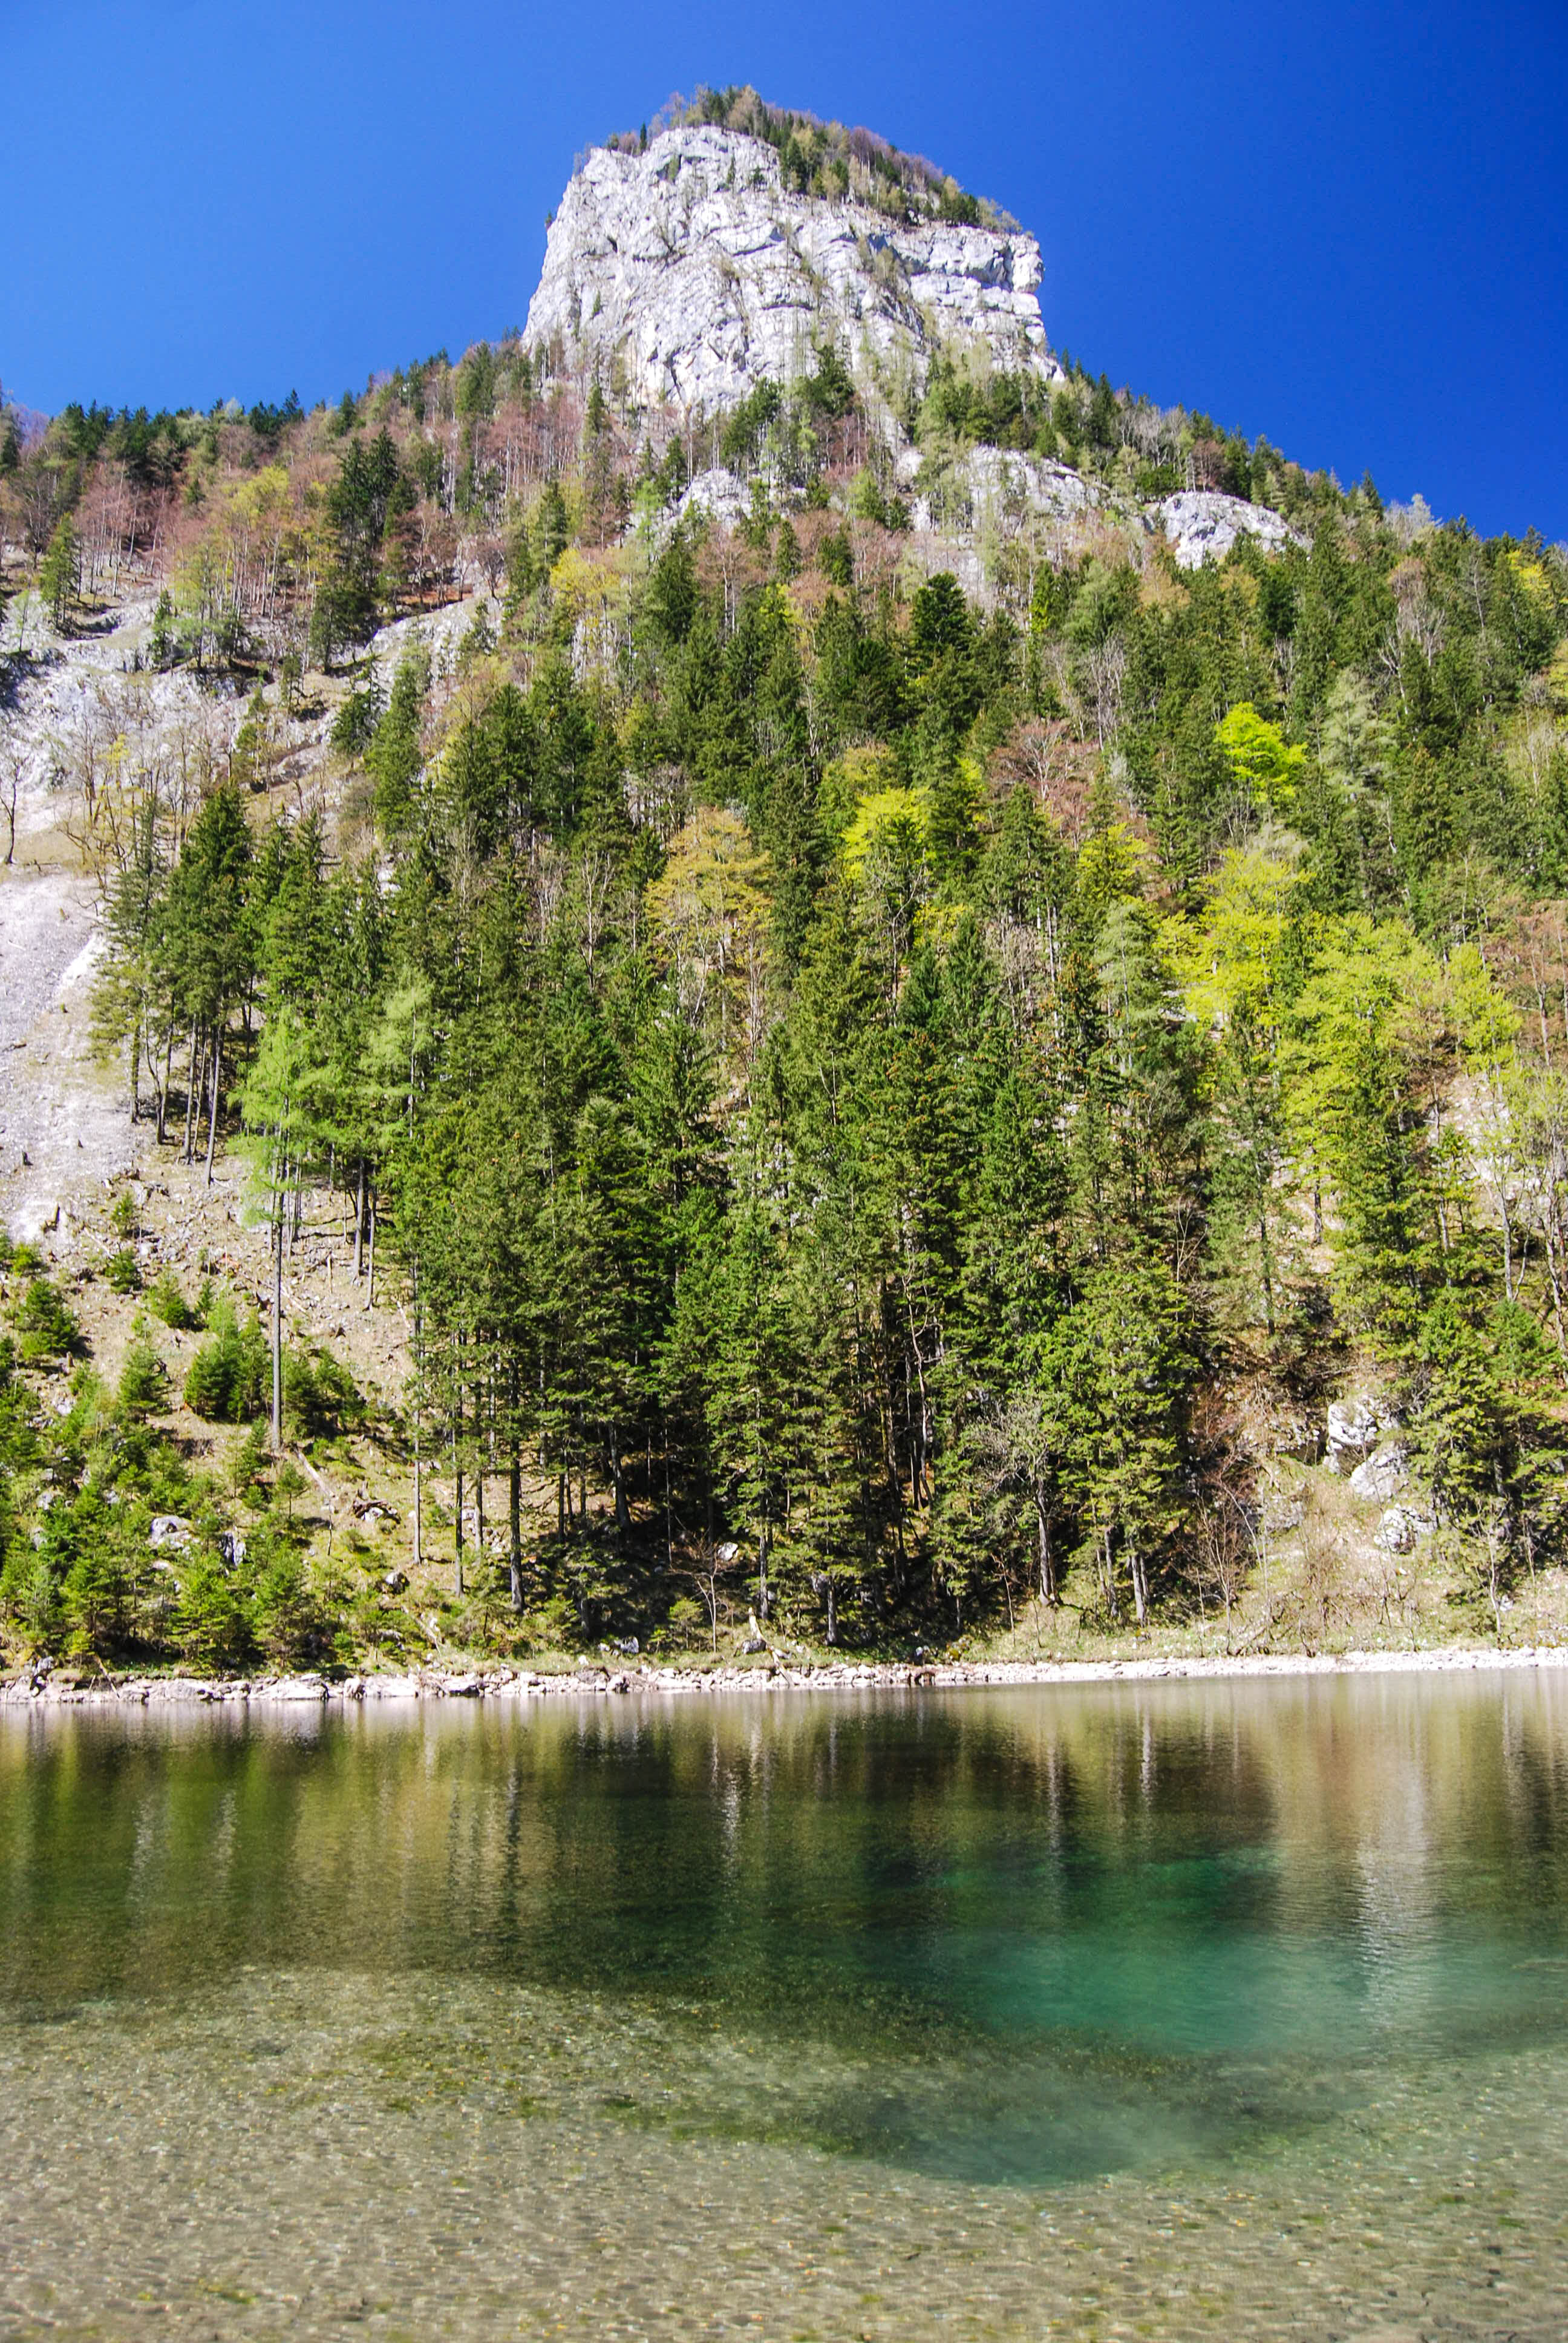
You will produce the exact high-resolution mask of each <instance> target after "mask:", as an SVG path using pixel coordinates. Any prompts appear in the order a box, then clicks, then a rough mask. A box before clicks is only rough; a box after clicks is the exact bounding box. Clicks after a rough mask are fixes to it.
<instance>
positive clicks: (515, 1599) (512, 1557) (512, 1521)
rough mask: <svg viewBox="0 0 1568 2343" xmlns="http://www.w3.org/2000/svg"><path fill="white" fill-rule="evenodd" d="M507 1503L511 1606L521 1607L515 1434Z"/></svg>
mask: <svg viewBox="0 0 1568 2343" xmlns="http://www.w3.org/2000/svg"><path fill="white" fill-rule="evenodd" d="M507 1503H508V1528H509V1530H510V1533H511V1534H510V1538H509V1541H508V1547H507V1561H508V1568H509V1570H510V1573H511V1581H512V1608H513V1610H514V1611H519V1612H520V1611H521V1609H522V1607H523V1464H522V1458H521V1457H520V1456H519V1455H518V1443H517V1439H516V1436H515V1435H514V1437H513V1440H512V1462H511V1467H510V1470H509V1471H508V1474H507Z"/></svg>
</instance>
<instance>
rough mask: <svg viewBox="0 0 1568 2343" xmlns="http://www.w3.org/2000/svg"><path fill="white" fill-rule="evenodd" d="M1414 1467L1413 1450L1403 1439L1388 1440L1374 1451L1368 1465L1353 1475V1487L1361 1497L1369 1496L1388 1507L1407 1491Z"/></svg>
mask: <svg viewBox="0 0 1568 2343" xmlns="http://www.w3.org/2000/svg"><path fill="white" fill-rule="evenodd" d="M1409 1465H1410V1451H1409V1449H1408V1448H1406V1446H1405V1445H1404V1443H1403V1442H1402V1441H1401V1440H1385V1441H1384V1442H1383V1443H1382V1446H1381V1447H1378V1448H1374V1449H1373V1451H1372V1454H1371V1455H1370V1456H1369V1457H1367V1458H1366V1460H1365V1462H1364V1463H1360V1464H1358V1465H1357V1466H1356V1468H1355V1470H1354V1472H1353V1473H1352V1474H1351V1488H1352V1492H1353V1493H1354V1494H1355V1495H1356V1496H1358V1497H1368V1498H1372V1499H1374V1500H1376V1501H1377V1502H1378V1503H1382V1504H1387V1503H1388V1501H1389V1499H1390V1498H1391V1497H1396V1496H1398V1494H1399V1493H1400V1491H1401V1490H1402V1488H1403V1486H1404V1483H1405V1480H1406V1477H1407V1473H1408V1470H1409Z"/></svg>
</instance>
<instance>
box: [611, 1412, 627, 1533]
mask: <svg viewBox="0 0 1568 2343" xmlns="http://www.w3.org/2000/svg"><path fill="white" fill-rule="evenodd" d="M609 1477H610V1483H611V1485H612V1486H613V1488H614V1490H615V1525H616V1528H617V1530H618V1532H619V1534H620V1535H621V1536H622V1537H623V1538H625V1537H629V1536H630V1535H631V1508H630V1506H629V1505H628V1503H627V1502H626V1478H625V1475H624V1473H622V1471H621V1463H620V1434H619V1433H618V1431H617V1429H616V1427H615V1425H614V1424H613V1423H612V1424H611V1426H610V1429H609Z"/></svg>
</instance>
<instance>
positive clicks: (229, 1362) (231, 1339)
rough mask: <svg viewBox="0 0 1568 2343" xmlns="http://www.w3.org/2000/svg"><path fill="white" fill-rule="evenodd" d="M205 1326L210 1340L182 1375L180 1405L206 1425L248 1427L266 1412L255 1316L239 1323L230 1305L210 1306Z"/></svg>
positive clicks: (262, 1346) (266, 1383) (264, 1360)
mask: <svg viewBox="0 0 1568 2343" xmlns="http://www.w3.org/2000/svg"><path fill="white" fill-rule="evenodd" d="M209 1324H210V1326H211V1328H212V1332H211V1335H210V1338H209V1339H208V1340H207V1341H206V1342H203V1343H202V1344H201V1345H200V1347H199V1348H198V1350H197V1351H196V1356H195V1357H194V1358H193V1359H192V1361H191V1363H190V1365H189V1367H188V1369H187V1370H186V1386H185V1397H186V1406H187V1407H189V1408H190V1409H191V1410H192V1411H193V1412H194V1413H196V1414H197V1415H199V1416H200V1417H202V1419H203V1420H204V1422H206V1423H251V1422H252V1421H253V1420H254V1419H255V1418H256V1417H257V1416H260V1415H263V1414H265V1413H266V1406H267V1393H268V1391H269V1389H270V1376H271V1367H270V1364H269V1362H268V1357H267V1348H266V1335H265V1334H264V1333H263V1332H262V1330H261V1325H260V1322H259V1321H258V1320H257V1319H256V1318H255V1317H250V1318H247V1319H246V1321H245V1322H244V1323H243V1324H241V1323H240V1322H239V1321H238V1319H237V1318H236V1315H235V1312H234V1307H233V1304H232V1303H231V1302H218V1303H216V1305H215V1307H214V1310H213V1313H212V1316H211V1318H210V1320H209Z"/></svg>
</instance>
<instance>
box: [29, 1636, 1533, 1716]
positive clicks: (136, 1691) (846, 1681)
mask: <svg viewBox="0 0 1568 2343" xmlns="http://www.w3.org/2000/svg"><path fill="white" fill-rule="evenodd" d="M1539 1668H1568V1644H1522V1645H1519V1646H1517V1647H1514V1648H1510V1649H1505V1650H1489V1649H1487V1648H1485V1647H1484V1646H1479V1645H1470V1644H1467V1645H1457V1644H1451V1645H1443V1646H1440V1647H1438V1648H1435V1649H1432V1650H1429V1651H1413V1652H1409V1651H1405V1652H1400V1651H1364V1652H1339V1653H1326V1654H1325V1653H1305V1652H1300V1653H1267V1654H1238V1655H1234V1656H1232V1655H1229V1654H1213V1655H1200V1654H1184V1655H1171V1656H1165V1657H1150V1658H1144V1659H1136V1658H1134V1659H1125V1660H1123V1659H1095V1660H1040V1661H1000V1660H999V1661H990V1662H986V1661H951V1662H946V1663H944V1662H940V1661H929V1662H928V1661H877V1662H868V1663H865V1664H852V1663H848V1662H833V1663H829V1664H820V1665H819V1664H814V1663H810V1662H794V1661H791V1662H783V1661H779V1660H775V1661H771V1662H768V1661H760V1662H756V1663H748V1664H744V1665H738V1664H734V1663H731V1662H719V1663H718V1664H715V1665H713V1666H711V1667H707V1668H703V1667H663V1666H654V1665H646V1666H642V1665H636V1664H633V1665H628V1666H609V1665H606V1664H593V1663H588V1662H585V1663H583V1664H581V1665H579V1666H578V1667H575V1668H564V1667H563V1668H558V1669H545V1668H540V1669H532V1668H514V1667H478V1668H473V1669H467V1670H462V1671H457V1670H443V1669H439V1668H425V1669H419V1670H417V1671H413V1672H410V1673H408V1674H381V1673H367V1674H359V1675H345V1676H342V1677H337V1678H334V1677H328V1676H325V1675H314V1674H302V1675H286V1676H248V1677H234V1678H226V1677H209V1676H184V1675H147V1676H124V1677H119V1678H115V1677H111V1676H110V1675H109V1674H107V1672H106V1671H104V1672H102V1673H100V1674H97V1675H96V1676H94V1675H92V1674H86V1673H82V1672H78V1671H76V1670H74V1669H71V1668H51V1669H49V1670H47V1671H46V1672H45V1671H38V1670H35V1671H34V1672H32V1673H24V1674H16V1675H12V1676H10V1677H7V1678H5V1679H4V1680H0V1708H12V1709H15V1708H29V1709H34V1708H116V1707H125V1706H131V1707H139V1708H180V1707H191V1706H201V1705H205V1706H208V1707H245V1706H251V1705H255V1706H257V1707H266V1706H288V1707H301V1706H309V1705H312V1704H315V1705H317V1706H320V1707H327V1706H332V1707H349V1706H353V1705H357V1704H366V1703H369V1704H376V1705H379V1704H381V1703H383V1702H394V1701H433V1700H548V1699H561V1698H575V1699H579V1700H580V1699H583V1698H585V1697H587V1698H599V1697H602V1698H627V1697H630V1696H633V1695H642V1696H648V1695H654V1696H657V1697H661V1698H673V1697H677V1696H681V1697H686V1696H693V1695H700V1694H709V1695H713V1694H736V1693H781V1692H801V1693H825V1692H829V1693H843V1692H920V1691H926V1690H930V1691H942V1692H962V1691H969V1690H976V1691H978V1690H983V1689H984V1688H985V1687H987V1686H991V1687H995V1688H999V1689H1000V1688H1004V1687H1005V1688H1008V1689H1012V1690H1016V1689H1018V1688H1019V1687H1020V1686H1023V1685H1030V1684H1064V1685H1065V1684H1123V1683H1125V1684H1152V1683H1158V1682H1161V1681H1163V1680H1166V1679H1170V1678H1205V1677H1207V1678H1217V1677H1282V1676H1284V1677H1290V1676H1336V1675H1356V1676H1361V1675H1414V1674H1422V1675H1424V1674H1476V1673H1478V1672H1481V1671H1485V1670H1491V1669H1509V1670H1520V1669H1530V1670H1533V1669H1539Z"/></svg>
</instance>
